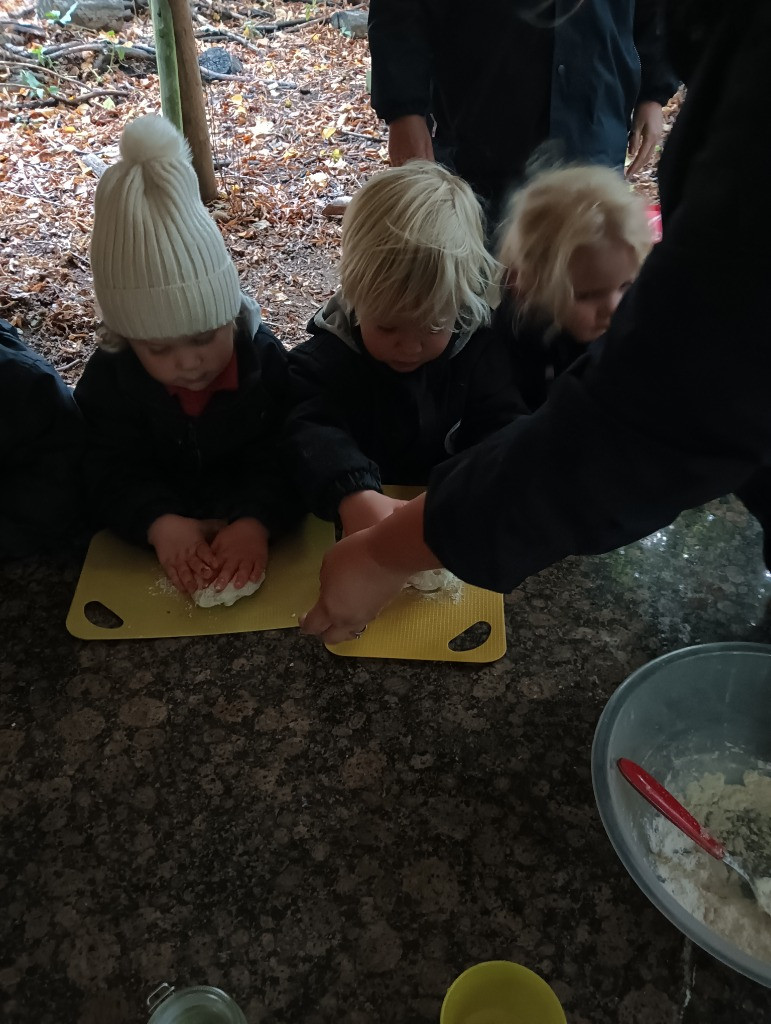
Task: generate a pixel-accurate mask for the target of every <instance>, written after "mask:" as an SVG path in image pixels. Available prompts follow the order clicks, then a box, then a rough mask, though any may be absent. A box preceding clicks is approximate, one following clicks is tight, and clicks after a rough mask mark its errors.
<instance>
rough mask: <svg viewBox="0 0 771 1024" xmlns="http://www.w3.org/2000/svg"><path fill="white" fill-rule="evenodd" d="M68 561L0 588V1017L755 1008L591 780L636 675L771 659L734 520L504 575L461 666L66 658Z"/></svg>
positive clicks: (301, 650) (118, 1023) (260, 1018)
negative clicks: (475, 1003)
mask: <svg viewBox="0 0 771 1024" xmlns="http://www.w3.org/2000/svg"><path fill="white" fill-rule="evenodd" d="M79 566H80V562H79V559H78V557H76V556H73V557H66V556H62V557H61V558H60V560H58V561H56V562H51V561H48V562H43V561H40V562H33V563H15V564H11V565H7V566H5V567H3V568H0V588H1V589H0V595H1V596H0V624H1V628H2V646H1V647H0V848H1V853H0V957H1V958H2V960H1V962H0V992H1V994H0V1019H2V1021H4V1022H7V1024H17V1022H18V1024H113V1022H115V1024H124V1022H126V1024H141V1022H143V1021H145V1020H146V1017H147V1013H146V1008H145V999H146V997H147V996H148V995H149V993H150V992H151V991H152V990H153V989H154V988H155V987H156V986H157V985H158V984H159V983H160V982H162V981H168V982H170V983H172V984H176V985H178V986H180V987H181V986H185V985H200V984H210V985H217V986H220V987H222V988H223V989H225V990H226V991H227V992H229V993H230V994H231V995H232V996H233V997H234V999H235V1000H236V1001H237V1002H238V1003H239V1005H240V1006H241V1007H242V1009H243V1010H244V1013H245V1015H246V1018H247V1020H248V1021H249V1024H258V1022H261V1024H391V1022H393V1024H397V1022H398V1024H412V1022H415V1024H421V1022H434V1024H436V1022H438V1018H439V1007H440V1004H441V1000H442V997H443V994H444V992H445V990H446V989H447V987H448V985H449V984H450V982H451V981H452V980H453V978H454V977H455V976H456V975H457V974H459V973H460V972H461V971H462V970H463V969H464V968H466V967H468V966H469V965H470V964H473V963H475V962H477V961H480V960H486V959H497V958H501V959H511V960H515V961H518V962H520V963H523V964H525V965H527V966H528V967H530V968H532V969H533V970H535V971H537V972H538V973H539V974H541V975H542V976H543V977H544V978H546V979H547V980H548V981H549V982H550V984H551V985H552V986H553V988H554V990H555V991H556V992H557V994H558V995H559V997H560V999H561V1000H562V1003H563V1005H564V1007H565V1010H566V1014H567V1017H568V1020H569V1021H570V1024H706V1022H709V1024H729V1022H730V1024H736V1022H737V1021H741V1022H743V1024H768V1022H769V1021H771V991H769V990H767V989H765V988H762V987H760V986H759V985H756V984H754V983H752V982H750V981H748V980H746V979H745V978H743V977H741V976H740V975H738V974H735V973H734V972H732V971H731V970H729V969H728V968H727V967H724V966H723V965H722V964H720V963H718V962H717V961H715V960H713V959H712V958H711V957H710V956H708V955H707V954H706V953H703V952H702V951H700V950H699V949H698V948H694V947H693V946H692V945H691V944H690V943H689V942H688V941H687V940H686V939H685V938H684V937H683V936H682V935H681V934H680V933H679V932H678V931H677V930H676V929H675V928H674V927H673V926H672V925H670V924H669V923H668V921H667V920H666V919H665V918H664V917H663V916H662V915H661V914H660V913H659V912H658V911H657V910H656V909H655V908H654V907H653V906H652V905H651V904H650V903H649V902H648V901H647V899H646V898H645V896H644V895H643V894H642V893H641V892H640V891H639V890H638V889H637V888H636V886H635V885H634V883H633V882H632V881H631V879H630V878H629V876H628V875H627V873H626V871H625V869H624V867H623V866H622V864H621V862H620V861H619V860H618V859H617V857H616V855H615V853H614V851H613V849H612V847H611V845H610V843H609V841H608V839H607V837H606V835H605V832H604V830H603V827H602V825H601V822H600V819H599V816H598V814H597V811H596V808H595V804H594V798H593V795H592V785H591V776H590V757H589V755H590V747H591V742H592V737H593V733H594V729H595V725H596V723H597V719H598V717H599V715H600V713H601V711H602V709H603V707H604V705H605V703H606V701H607V700H608V698H609V697H610V695H611V694H612V693H613V691H614V690H615V689H616V687H617V686H618V685H619V684H620V683H621V682H622V681H623V679H624V678H625V677H626V676H627V675H628V674H629V673H630V672H631V671H632V670H633V669H635V668H637V667H638V666H639V665H641V664H643V663H644V662H646V661H648V660H650V659H651V658H654V657H656V656H657V655H659V654H662V653H664V652H667V651H671V650H674V649H676V648H679V647H684V646H687V645H689V644H695V643H704V642H710V641H717V640H730V639H735V640H736V639H738V640H753V641H761V642H769V641H771V620H769V617H768V614H767V605H768V599H769V596H770V595H771V577H769V576H768V575H767V574H766V573H765V571H764V569H763V566H762V563H761V559H760V539H759V533H758V530H757V528H756V526H755V524H754V522H752V521H751V520H750V519H749V518H748V517H747V516H746V515H745V513H744V512H743V511H742V510H741V508H740V507H739V506H738V505H736V504H734V503H732V502H730V501H724V502H722V503H719V504H717V503H716V504H714V505H712V506H710V507H709V509H701V510H695V511H692V512H690V513H687V514H686V515H684V516H682V517H681V519H680V520H678V522H677V523H676V524H675V525H674V526H673V527H670V528H668V529H666V530H663V531H661V532H660V533H659V534H656V535H654V536H653V537H652V538H649V539H648V540H646V541H643V542H640V543H638V544H634V545H631V546H629V547H628V548H626V549H625V550H622V551H620V552H614V553H613V554H610V555H607V556H603V557H600V558H591V559H570V560H568V561H566V562H564V563H562V564H561V565H558V566H556V567H554V568H552V569H550V570H548V571H546V572H544V573H542V574H541V575H540V576H538V577H536V578H533V579H531V580H528V581H527V582H526V583H525V584H524V585H523V586H522V587H520V588H519V590H518V591H517V592H515V593H514V594H512V595H510V596H509V597H507V599H506V615H507V628H508V642H509V649H508V653H507V655H506V656H505V657H504V658H503V659H502V660H501V661H498V662H496V663H494V664H491V665H486V666H481V667H475V666H464V665H453V664H442V663H419V662H398V661H366V660H354V659H347V658H338V657H335V656H333V655H332V654H330V653H329V652H327V651H326V650H325V649H324V648H323V647H322V646H321V645H320V644H318V643H317V642H315V641H313V640H310V639H307V638H303V637H301V636H299V635H298V633H297V632H296V631H294V630H291V631H274V632H268V633H251V634H238V635H231V636H217V637H201V638H182V639H172V640H156V641H113V642H109V641H108V642H85V641H80V640H76V639H74V638H72V637H71V636H69V634H68V633H67V632H66V630H65V627H64V620H65V616H66V613H67V609H68V607H69V603H70V600H71V598H72V593H73V589H74V586H75V582H76V580H77V577H78V571H79Z"/></svg>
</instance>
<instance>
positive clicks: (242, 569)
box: [211, 516, 268, 590]
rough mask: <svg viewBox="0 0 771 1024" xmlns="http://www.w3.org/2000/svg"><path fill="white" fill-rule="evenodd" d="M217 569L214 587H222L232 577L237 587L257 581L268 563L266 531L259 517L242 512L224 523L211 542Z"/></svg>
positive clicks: (231, 579) (220, 588) (218, 588)
mask: <svg viewBox="0 0 771 1024" xmlns="http://www.w3.org/2000/svg"><path fill="white" fill-rule="evenodd" d="M211 547H212V551H213V552H214V554H215V556H216V558H217V560H218V563H219V567H220V568H219V572H218V573H217V578H216V579H215V581H214V589H215V590H222V589H224V587H226V586H227V585H228V583H230V582H231V581H232V583H233V586H234V587H235V588H236V590H240V589H241V587H243V585H244V584H245V583H249V582H251V583H256V582H257V581H258V580H259V578H260V577H261V576H262V574H263V573H264V572H265V566H266V565H267V564H268V531H267V530H266V529H265V527H264V526H263V525H262V523H261V522H260V521H259V520H258V519H253V518H251V517H247V516H245V517H244V518H243V519H236V520H235V521H234V522H232V523H230V524H229V525H228V526H223V528H222V529H221V530H220V532H219V533H218V534H217V536H216V537H215V538H214V540H213V541H212V543H211Z"/></svg>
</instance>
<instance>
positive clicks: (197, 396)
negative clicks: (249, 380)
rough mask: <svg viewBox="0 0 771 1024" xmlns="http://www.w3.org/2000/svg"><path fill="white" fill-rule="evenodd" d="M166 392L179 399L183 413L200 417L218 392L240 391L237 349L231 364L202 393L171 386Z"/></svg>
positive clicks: (231, 358) (202, 389)
mask: <svg viewBox="0 0 771 1024" xmlns="http://www.w3.org/2000/svg"><path fill="white" fill-rule="evenodd" d="M166 390H167V391H168V393H169V394H170V395H173V396H175V397H176V398H178V399H179V404H180V405H181V406H182V411H183V412H184V413H185V415H186V416H200V415H201V413H202V412H203V411H204V409H205V408H206V406H207V405H208V404H209V402H210V401H211V399H212V395H214V394H215V392H217V391H238V360H237V359H236V353H235V349H234V350H233V355H232V356H231V357H230V362H229V363H228V365H227V366H226V367H225V369H224V370H223V371H222V373H220V374H218V375H217V376H216V377H215V378H214V380H213V381H212V382H211V384H208V385H207V386H206V387H205V388H201V390H200V391H191V390H190V388H178V387H174V386H173V385H169V386H168V387H167V388H166Z"/></svg>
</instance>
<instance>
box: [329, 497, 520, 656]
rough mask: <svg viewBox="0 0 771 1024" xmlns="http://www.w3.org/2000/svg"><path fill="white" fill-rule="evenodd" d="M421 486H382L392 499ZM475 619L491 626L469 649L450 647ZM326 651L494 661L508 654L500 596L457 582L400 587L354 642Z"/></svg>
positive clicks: (339, 653) (358, 654)
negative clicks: (428, 589) (430, 589)
mask: <svg viewBox="0 0 771 1024" xmlns="http://www.w3.org/2000/svg"><path fill="white" fill-rule="evenodd" d="M423 489H424V488H422V487H397V486H389V487H384V488H383V490H384V492H385V493H386V494H388V495H390V497H392V498H402V499H404V500H406V501H408V500H409V499H411V498H414V497H416V496H417V495H418V494H420V493H421V491H423ZM477 622H482V623H487V624H488V625H489V626H490V633H489V636H487V638H486V639H485V640H484V642H482V643H480V644H479V645H478V646H476V647H472V648H471V649H469V650H453V649H452V648H451V647H450V646H449V645H450V643H451V642H452V641H453V640H454V639H455V638H456V637H458V636H459V635H460V634H461V633H464V632H465V631H466V630H467V629H469V628H470V627H471V626H474V625H475V624H476V623H477ZM327 650H329V651H331V652H332V653H333V654H338V655H341V656H342V657H346V658H404V659H407V660H414V661H465V662H475V663H484V662H490V661H497V660H498V659H499V658H502V657H503V655H504V654H505V653H506V622H505V619H504V616H503V595H502V594H496V593H494V592H493V591H491V590H482V589H481V588H479V587H472V586H471V585H470V584H468V583H463V584H460V586H459V587H458V589H454V590H451V591H450V592H447V593H445V592H442V591H439V592H438V593H434V594H423V593H420V592H418V591H416V590H412V589H409V588H408V589H406V590H404V591H402V593H401V594H400V595H399V597H397V598H396V600H394V601H393V602H392V603H391V604H390V605H389V606H388V607H387V608H385V609H384V610H383V611H382V612H381V613H380V615H379V616H378V617H377V618H376V619H375V620H374V621H373V622H370V624H369V626H368V627H367V630H366V632H365V633H363V634H362V635H361V636H360V637H359V639H358V640H346V641H345V642H344V643H340V644H328V645H327Z"/></svg>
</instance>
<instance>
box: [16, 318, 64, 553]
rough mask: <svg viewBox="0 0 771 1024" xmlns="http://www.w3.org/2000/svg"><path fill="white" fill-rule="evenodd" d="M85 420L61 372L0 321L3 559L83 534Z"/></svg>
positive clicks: (50, 548) (54, 545)
mask: <svg viewBox="0 0 771 1024" xmlns="http://www.w3.org/2000/svg"><path fill="white" fill-rule="evenodd" d="M82 456H83V421H82V417H81V415H80V413H79V411H78V407H77V406H76V405H75V401H74V399H73V397H72V393H71V392H70V390H69V388H68V387H67V386H66V384H65V383H64V382H63V381H62V380H61V379H60V377H59V375H58V374H57V372H56V370H55V369H54V368H53V367H52V366H51V365H50V364H49V363H47V362H46V361H45V360H44V359H43V358H42V357H41V356H39V355H37V353H35V352H33V351H32V350H31V349H30V348H28V347H27V346H26V345H25V344H24V342H23V341H22V340H21V338H20V337H19V335H18V332H17V331H16V328H15V327H12V326H11V325H10V324H9V323H7V321H5V320H0V470H2V475H3V486H2V495H3V497H2V502H0V559H7V558H20V557H23V556H26V555H30V554H32V553H34V552H37V551H46V550H52V549H54V548H56V547H57V546H58V545H59V544H61V543H63V542H66V541H68V540H70V539H72V537H73V536H74V535H75V534H76V533H78V532H79V530H80V523H79V513H80V501H79V498H80V493H81V483H80V479H79V473H80V463H81V459H82Z"/></svg>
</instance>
